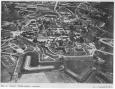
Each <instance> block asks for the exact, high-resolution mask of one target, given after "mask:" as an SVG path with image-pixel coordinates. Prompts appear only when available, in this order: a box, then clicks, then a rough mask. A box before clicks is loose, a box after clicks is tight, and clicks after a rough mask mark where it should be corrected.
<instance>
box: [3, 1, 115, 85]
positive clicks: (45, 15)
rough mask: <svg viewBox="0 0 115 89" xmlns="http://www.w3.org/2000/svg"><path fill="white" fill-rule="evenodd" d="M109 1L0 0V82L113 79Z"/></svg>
mask: <svg viewBox="0 0 115 89" xmlns="http://www.w3.org/2000/svg"><path fill="white" fill-rule="evenodd" d="M113 13H114V3H113V2H64V1H63V2H61V1H32V2H29V1H28V2H27V1H23V2H22V1H16V2H14V1H2V2H1V82H2V83H113V32H114V31H113V16H114V15H113Z"/></svg>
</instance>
